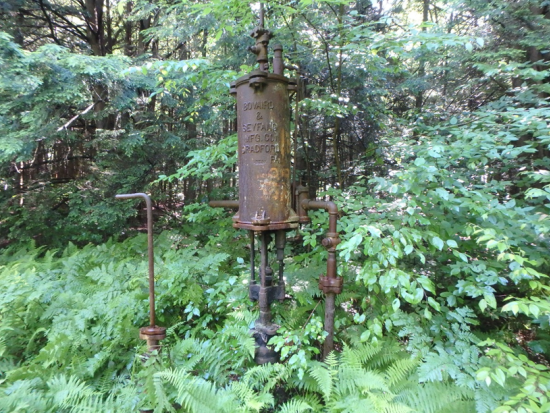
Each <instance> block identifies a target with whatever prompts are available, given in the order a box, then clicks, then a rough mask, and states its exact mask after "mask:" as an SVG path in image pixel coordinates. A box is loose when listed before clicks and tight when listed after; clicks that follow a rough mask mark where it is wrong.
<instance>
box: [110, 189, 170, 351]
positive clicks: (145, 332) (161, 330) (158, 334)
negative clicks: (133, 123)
mask: <svg viewBox="0 0 550 413" xmlns="http://www.w3.org/2000/svg"><path fill="white" fill-rule="evenodd" d="M115 198H116V199H133V198H142V199H144V200H145V204H146V206H147V250H148V256H149V326H148V327H142V328H140V329H139V338H141V339H142V340H146V341H147V348H148V350H149V351H153V350H158V349H159V347H160V346H159V341H160V340H163V339H164V338H166V327H159V326H157V325H156V319H155V254H154V251H153V208H152V205H151V198H150V197H149V195H147V194H144V193H141V192H138V193H135V194H120V195H116V196H115Z"/></svg>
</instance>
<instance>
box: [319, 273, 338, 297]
mask: <svg viewBox="0 0 550 413" xmlns="http://www.w3.org/2000/svg"><path fill="white" fill-rule="evenodd" d="M343 288H344V279H343V278H342V277H336V278H331V277H327V276H324V275H322V276H321V277H319V289H320V290H321V291H322V292H324V293H325V294H329V293H333V294H340V293H341V292H342V290H343Z"/></svg>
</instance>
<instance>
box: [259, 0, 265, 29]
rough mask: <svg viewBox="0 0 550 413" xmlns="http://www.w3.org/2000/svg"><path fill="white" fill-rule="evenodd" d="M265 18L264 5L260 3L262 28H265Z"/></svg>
mask: <svg viewBox="0 0 550 413" xmlns="http://www.w3.org/2000/svg"><path fill="white" fill-rule="evenodd" d="M264 18H265V12H264V4H263V3H260V27H261V28H262V29H263V28H264Z"/></svg>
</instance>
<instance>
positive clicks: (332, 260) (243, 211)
mask: <svg viewBox="0 0 550 413" xmlns="http://www.w3.org/2000/svg"><path fill="white" fill-rule="evenodd" d="M263 16H264V13H263V5H262V4H261V3H260V25H259V27H257V28H256V29H254V30H253V31H252V33H251V36H252V37H253V38H254V39H255V41H256V43H255V45H254V46H251V47H249V50H250V51H251V52H252V53H254V54H256V56H257V57H256V60H257V62H258V66H259V69H257V70H253V71H252V72H250V73H249V74H247V75H245V76H243V77H241V78H239V79H237V80H236V81H234V82H233V83H232V84H231V87H230V93H231V94H232V95H234V96H235V97H236V100H237V129H238V155H239V200H238V201H211V202H210V206H213V207H225V208H234V209H237V208H238V212H237V213H236V214H235V215H234V216H233V227H234V228H240V229H245V230H247V231H249V239H250V286H249V297H250V299H251V300H257V301H258V304H259V309H260V316H259V318H258V320H256V322H255V324H254V328H253V329H252V334H253V336H254V338H255V340H256V345H257V347H256V356H255V360H256V362H257V363H258V364H264V363H274V362H277V361H278V359H279V355H278V354H277V353H276V352H275V351H274V350H272V349H270V348H269V347H268V346H267V343H268V342H269V340H270V338H271V337H273V336H274V335H275V334H276V332H277V330H278V328H279V326H278V325H277V324H274V323H273V322H272V316H271V310H270V304H271V303H272V302H273V301H274V300H281V301H282V300H284V298H285V282H284V276H283V275H284V248H285V243H286V232H287V231H289V230H292V229H295V228H298V225H299V223H302V222H308V221H309V218H308V217H307V214H306V210H308V209H326V210H327V211H328V212H329V214H330V228H329V232H328V234H327V237H326V238H325V240H324V241H323V245H325V247H326V248H327V249H328V254H329V259H328V262H327V274H326V276H322V277H321V281H320V283H319V286H320V288H321V290H322V291H323V292H324V293H325V295H326V305H325V308H326V312H325V313H326V314H325V330H327V332H328V333H329V335H328V337H327V339H326V341H325V348H324V354H325V355H326V354H328V353H329V352H330V351H331V350H332V348H333V345H334V340H333V337H334V309H335V304H334V302H335V294H338V293H340V292H341V291H342V279H341V278H338V277H337V276H336V246H337V245H338V243H339V242H340V239H339V238H338V233H337V231H336V219H337V213H338V209H337V208H336V205H335V204H334V203H332V202H321V201H312V200H308V199H306V198H307V195H306V194H307V189H304V188H303V187H298V188H296V195H297V198H298V201H297V202H295V208H296V210H297V211H298V214H297V213H296V212H295V211H294V210H293V209H292V203H293V202H292V201H293V200H294V196H293V194H292V192H293V191H292V185H291V182H290V180H291V179H290V178H291V167H290V158H291V153H290V152H291V145H290V112H291V107H290V95H291V93H294V92H295V91H296V82H295V81H294V80H291V79H288V78H286V77H285V76H284V69H285V65H284V62H283V47H282V46H281V45H275V46H274V47H273V51H274V55H273V72H269V56H268V51H269V41H270V39H271V38H272V37H273V35H272V33H271V32H270V31H269V30H266V29H265V28H264V24H263ZM306 201H307V202H306ZM256 236H258V237H259V253H260V263H259V280H258V279H257V277H256V264H255V259H256V246H255V245H256V242H255V241H256ZM272 241H274V252H275V260H274V261H276V262H277V265H278V274H277V276H276V277H274V274H273V269H272V268H271V266H270V260H269V254H270V251H269V249H270V245H272V244H271V243H272Z"/></svg>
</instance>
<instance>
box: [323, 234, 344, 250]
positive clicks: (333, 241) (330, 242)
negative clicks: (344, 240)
mask: <svg viewBox="0 0 550 413" xmlns="http://www.w3.org/2000/svg"><path fill="white" fill-rule="evenodd" d="M340 242H341V241H340V238H339V237H338V235H336V236H335V237H333V236H327V237H326V238H323V241H321V243H322V244H323V247H325V248H327V249H330V248H336V246H337V245H338V244H340Z"/></svg>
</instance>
